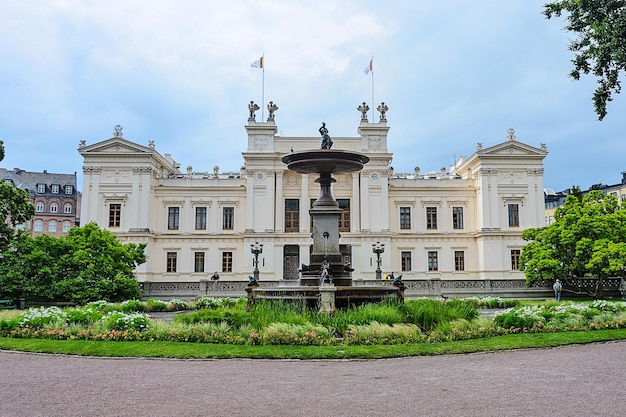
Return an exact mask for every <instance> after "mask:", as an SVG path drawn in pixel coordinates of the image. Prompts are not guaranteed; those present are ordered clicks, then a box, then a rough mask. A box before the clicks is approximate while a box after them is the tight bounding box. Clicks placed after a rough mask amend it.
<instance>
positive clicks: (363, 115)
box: [356, 102, 370, 122]
mask: <svg viewBox="0 0 626 417" xmlns="http://www.w3.org/2000/svg"><path fill="white" fill-rule="evenodd" d="M356 109H357V110H358V111H360V112H361V121H362V122H367V112H368V111H369V109H370V106H368V105H367V103H366V102H363V103H361V105H360V106H359V107H357V108H356Z"/></svg>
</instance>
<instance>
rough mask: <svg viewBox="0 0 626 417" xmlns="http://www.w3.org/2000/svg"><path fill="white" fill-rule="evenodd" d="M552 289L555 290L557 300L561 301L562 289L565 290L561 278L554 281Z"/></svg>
mask: <svg viewBox="0 0 626 417" xmlns="http://www.w3.org/2000/svg"><path fill="white" fill-rule="evenodd" d="M552 289H553V290H554V298H556V301H561V291H562V290H563V284H561V281H560V280H559V279H557V280H556V281H555V282H554V284H553V285H552Z"/></svg>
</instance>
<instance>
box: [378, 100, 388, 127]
mask: <svg viewBox="0 0 626 417" xmlns="http://www.w3.org/2000/svg"><path fill="white" fill-rule="evenodd" d="M376 110H378V112H379V113H380V121H381V122H386V121H387V110H389V107H387V105H386V104H385V102H384V101H382V102H381V103H380V104H379V105H378V107H376Z"/></svg>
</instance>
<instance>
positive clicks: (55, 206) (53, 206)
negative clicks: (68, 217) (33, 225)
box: [50, 203, 59, 213]
mask: <svg viewBox="0 0 626 417" xmlns="http://www.w3.org/2000/svg"><path fill="white" fill-rule="evenodd" d="M58 212H59V205H58V204H57V203H52V204H50V213H58Z"/></svg>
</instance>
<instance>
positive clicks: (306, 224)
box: [300, 174, 311, 262]
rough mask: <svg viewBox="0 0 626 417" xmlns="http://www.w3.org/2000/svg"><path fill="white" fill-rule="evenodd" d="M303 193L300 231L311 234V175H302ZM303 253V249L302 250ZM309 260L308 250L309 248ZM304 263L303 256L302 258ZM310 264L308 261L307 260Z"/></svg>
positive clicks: (301, 195) (301, 196)
mask: <svg viewBox="0 0 626 417" xmlns="http://www.w3.org/2000/svg"><path fill="white" fill-rule="evenodd" d="M300 186H301V187H302V191H301V194H300V231H301V232H310V231H311V215H310V214H309V206H310V205H311V203H310V201H311V199H310V198H309V174H302V184H300ZM300 251H302V248H300ZM307 258H308V248H307ZM300 259H301V262H302V255H301V256H300ZM307 262H308V259H307Z"/></svg>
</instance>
